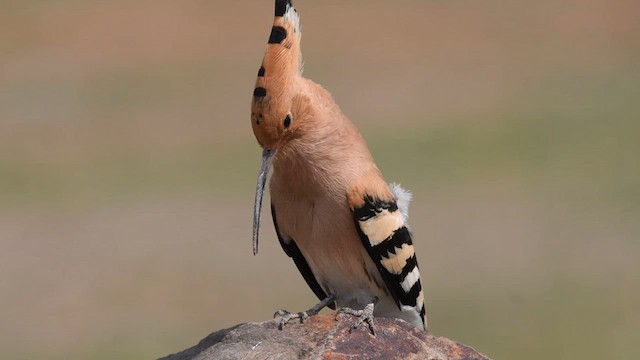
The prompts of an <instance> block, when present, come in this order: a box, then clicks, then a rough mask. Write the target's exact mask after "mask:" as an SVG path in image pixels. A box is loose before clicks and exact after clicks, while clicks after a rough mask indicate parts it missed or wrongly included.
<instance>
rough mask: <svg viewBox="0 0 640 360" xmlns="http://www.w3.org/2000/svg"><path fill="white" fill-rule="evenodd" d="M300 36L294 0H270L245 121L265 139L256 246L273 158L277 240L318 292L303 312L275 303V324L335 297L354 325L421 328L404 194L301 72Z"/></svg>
mask: <svg viewBox="0 0 640 360" xmlns="http://www.w3.org/2000/svg"><path fill="white" fill-rule="evenodd" d="M301 36H302V34H301V32H300V22H299V17H298V13H297V11H296V10H295V9H294V7H293V5H292V3H291V1H290V0H276V1H275V20H274V24H273V28H272V29H271V35H270V36H269V42H268V45H267V51H266V54H265V56H264V60H263V61H262V66H261V67H260V70H259V71H258V79H257V81H256V86H255V89H254V91H253V102H252V106H251V125H252V127H253V132H254V134H255V136H256V139H257V140H258V143H259V144H260V146H261V147H262V148H263V152H262V165H261V169H260V174H259V176H258V186H257V189H256V200H255V207H254V222H253V252H254V254H256V253H257V251H258V230H259V227H260V211H261V207H262V197H263V192H264V186H265V183H266V179H267V175H268V173H269V170H270V168H271V165H272V163H273V174H272V177H271V182H270V191H271V212H272V215H273V222H274V225H275V229H276V233H277V235H278V239H279V241H280V245H282V249H283V250H284V251H285V253H286V254H287V255H288V256H289V257H291V258H293V262H294V263H295V264H296V266H297V267H298V270H300V273H302V276H303V277H304V279H305V280H306V282H307V284H308V285H309V287H311V290H313V292H314V293H315V294H316V295H317V296H318V298H319V299H320V300H321V302H320V304H318V305H316V306H315V307H313V308H312V309H310V310H308V311H307V312H304V313H299V314H292V313H289V312H286V311H283V310H281V311H279V312H278V313H277V314H279V315H280V316H281V320H280V327H282V326H283V325H284V324H286V323H287V322H288V321H289V320H291V319H294V318H300V320H303V319H304V318H306V317H307V316H310V315H315V314H317V313H318V312H319V311H320V310H321V309H322V308H323V307H325V306H329V307H331V308H332V309H335V308H336V305H337V306H338V307H339V308H340V310H339V311H338V313H340V312H345V313H349V314H353V315H356V316H359V319H358V321H356V324H354V328H355V327H357V326H358V325H360V324H361V323H362V322H363V321H366V322H367V323H368V324H369V326H370V329H371V331H372V332H374V333H375V330H374V328H373V319H372V317H373V316H374V315H375V316H381V317H393V318H400V319H404V320H406V321H408V322H410V323H411V324H413V325H414V326H415V327H417V328H420V329H425V328H426V316H425V308H424V294H423V290H422V284H421V282H420V271H419V270H418V263H417V261H416V255H415V251H414V247H413V244H412V242H411V233H410V232H409V229H408V227H407V217H408V206H409V202H410V200H411V194H410V193H409V192H407V191H405V190H403V189H402V188H400V187H399V186H397V185H394V184H391V185H387V183H386V182H385V181H384V179H383V177H382V175H381V173H380V170H379V169H378V167H377V166H376V164H375V163H374V161H373V158H372V157H371V154H370V152H369V149H368V148H367V145H366V143H365V141H364V139H363V138H362V136H361V135H360V133H359V132H358V130H357V129H356V127H355V126H354V125H353V124H352V123H351V122H350V121H349V120H348V119H347V118H346V116H345V115H343V114H342V112H341V111H340V109H339V108H338V106H337V105H336V104H335V102H334V100H333V98H332V97H331V95H330V94H329V92H327V91H326V90H325V89H324V88H322V87H321V86H320V85H318V84H316V83H314V82H312V81H311V80H308V79H305V78H303V77H302V55H301V52H300V39H301ZM374 305H375V307H374ZM354 309H355V310H354ZM336 315H337V314H336Z"/></svg>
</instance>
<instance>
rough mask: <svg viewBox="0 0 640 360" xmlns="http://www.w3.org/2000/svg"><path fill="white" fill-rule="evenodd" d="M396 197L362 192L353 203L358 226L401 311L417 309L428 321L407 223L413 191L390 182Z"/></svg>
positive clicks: (423, 318) (363, 241)
mask: <svg viewBox="0 0 640 360" xmlns="http://www.w3.org/2000/svg"><path fill="white" fill-rule="evenodd" d="M391 190H392V194H393V198H389V199H381V198H380V197H377V196H375V195H371V194H367V193H366V192H365V193H363V194H362V195H361V197H360V198H359V199H358V201H356V202H354V204H351V207H352V211H353V218H354V221H355V226H356V229H357V231H358V235H359V236H360V240H361V241H362V245H364V247H365V248H366V249H367V252H368V253H369V255H370V256H371V259H372V260H373V262H374V263H375V265H376V267H377V268H378V271H380V274H381V275H382V278H383V279H384V282H385V284H386V285H387V288H388V290H389V292H390V293H391V295H392V296H393V298H394V300H395V301H396V303H397V304H398V308H399V309H400V310H401V311H416V312H418V313H419V314H420V317H421V318H422V321H423V323H424V322H425V308H424V294H423V291H422V283H421V281H420V271H419V270H418V262H417V260H416V254H415V250H414V247H413V243H412V241H411V232H410V231H409V229H408V227H407V217H408V214H407V207H408V202H409V201H410V196H411V195H410V194H409V193H408V192H406V191H405V190H403V189H402V188H400V187H399V186H397V185H392V186H391Z"/></svg>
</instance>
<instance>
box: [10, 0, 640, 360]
mask: <svg viewBox="0 0 640 360" xmlns="http://www.w3.org/2000/svg"><path fill="white" fill-rule="evenodd" d="M296 5H297V7H298V10H299V12H300V13H301V15H302V22H303V31H304V40H303V51H304V55H305V64H306V67H305V74H306V75H307V76H308V77H310V78H311V79H314V80H316V81H318V82H320V83H321V84H323V85H324V86H325V87H326V88H327V89H329V90H330V91H331V92H332V93H333V95H334V97H335V98H336V101H337V102H338V103H339V104H340V105H341V106H342V109H343V111H344V112H345V113H346V114H347V115H348V116H350V118H351V119H352V120H353V121H354V122H355V123H356V124H357V125H358V126H359V127H360V129H361V130H362V131H363V133H364V134H365V137H366V138H367V140H368V142H369V144H370V147H371V149H372V152H373V153H374V156H375V157H376V159H377V160H378V163H379V165H380V167H381V168H382V170H383V171H384V173H385V175H386V177H387V179H388V180H389V181H397V182H400V183H402V184H403V185H405V186H406V187H408V188H410V189H411V190H413V191H414V194H415V200H414V203H413V204H412V208H411V212H412V216H411V219H412V229H413V231H414V234H415V242H416V243H417V248H418V252H419V255H418V257H419V259H420V265H421V270H422V273H423V274H425V276H426V279H425V281H426V287H427V294H426V295H427V306H428V312H429V319H430V327H431V331H432V332H433V333H434V334H436V335H440V336H447V337H450V338H453V339H456V340H458V341H461V342H464V343H467V344H469V345H472V346H474V347H476V348H477V349H478V350H480V351H481V352H483V353H485V354H487V355H489V356H491V357H493V358H496V359H500V358H517V359H525V360H526V359H539V358H554V359H576V358H580V359H602V358H607V359H609V358H620V359H631V358H637V357H638V356H640V350H638V347H637V343H638V342H639V341H640V334H639V332H638V328H640V310H638V304H639V303H640V242H639V240H640V239H639V237H640V224H639V221H638V220H639V219H640V186H639V185H640V162H639V161H638V156H639V155H640V143H639V142H638V137H639V135H640V121H639V120H640V102H639V101H638V99H640V71H639V65H640V63H639V60H638V59H640V48H639V47H638V44H640V22H639V21H638V15H639V14H640V4H639V3H638V2H636V1H629V0H627V1H616V2H611V1H604V0H602V1H597V0H583V1H569V0H561V1H517V0H516V1H508V2H496V1H481V2H468V1H417V0H414V1H404V0H403V1H396V2H388V1H379V0H373V1H349V2H344V1H334V0H330V1H322V2H320V1H316V2H311V1H308V0H307V1H305V0H299V1H297V2H296ZM272 6H273V4H272V3H271V1H263V2H260V3H258V2H221V1H218V2H213V1H195V0H188V1H187V0H185V1H180V2H177V1H165V0H155V1H150V0H149V1H111V2H100V1H74V0H62V1H50V0H38V1H36V0H29V1H27V0H23V1H18V0H2V1H0V312H1V313H0V315H1V317H0V318H1V319H2V321H0V357H1V358H3V359H34V358H44V357H45V356H46V357H47V358H49V359H113V358H118V359H139V358H152V357H157V356H160V355H163V354H167V353H170V352H173V351H177V350H179V349H182V348H185V347H187V346H190V345H192V344H193V343H194V341H196V340H197V339H200V338H202V337H203V336H204V335H206V334H207V333H208V332H210V331H213V330H216V329H220V328H222V327H225V326H229V325H232V324H235V323H240V322H245V321H257V320H264V319H267V318H269V317H270V316H271V315H272V314H273V311H274V310H276V309H278V308H282V307H285V308H288V309H291V310H299V309H303V308H307V307H308V306H310V305H311V304H313V303H314V302H315V298H314V296H313V294H312V293H311V291H310V290H308V289H307V288H306V285H305V284H304V281H303V280H302V279H301V277H300V276H299V274H298V273H297V271H296V270H295V267H294V266H293V264H292V262H291V261H290V260H289V259H288V258H287V257H286V256H285V255H284V254H283V253H282V251H281V250H280V249H279V245H278V244H277V241H276V240H275V235H274V232H273V230H272V226H271V224H270V219H269V216H268V214H265V217H264V218H265V221H264V222H263V224H264V227H263V232H262V234H263V236H262V241H261V252H260V254H259V256H257V257H253V256H252V254H251V245H250V231H251V207H252V197H253V191H254V186H255V176H256V174H257V167H258V158H259V149H258V147H257V145H256V143H255V141H254V139H253V135H252V133H251V130H250V125H249V101H250V95H251V90H252V86H253V82H254V81H255V75H256V71H257V69H258V67H259V65H260V61H261V59H262V55H263V52H264V49H265V43H266V39H267V37H268V33H269V29H270V26H271V21H272V18H271V16H272Z"/></svg>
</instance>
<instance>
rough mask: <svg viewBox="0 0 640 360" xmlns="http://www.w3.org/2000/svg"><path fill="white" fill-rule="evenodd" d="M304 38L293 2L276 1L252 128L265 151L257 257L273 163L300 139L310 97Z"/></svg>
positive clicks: (255, 229)
mask: <svg viewBox="0 0 640 360" xmlns="http://www.w3.org/2000/svg"><path fill="white" fill-rule="evenodd" d="M301 36H302V33H301V32H300V21H299V17H298V13H297V11H296V10H295V8H294V7H293V4H292V3H291V1H290V0H275V19H274V22H273V27H272V28H271V34H270V35H269V41H268V44H267V50H266V53H265V55H264V59H263V61H262V66H261V67H260V70H258V79H257V80H256V85H255V88H254V90H253V98H252V103H251V126H252V128H253V133H254V135H255V136H256V140H257V141H258V144H259V145H260V146H261V147H262V149H263V151H262V164H261V167H260V173H259V175H258V185H257V187H256V199H255V204H254V218H253V253H254V254H256V253H257V252H258V231H259V228H260V210H261V207H262V198H263V193H264V187H265V184H266V181H267V175H268V173H269V169H270V168H271V163H272V162H273V159H274V158H275V156H276V153H277V152H278V150H279V149H281V148H282V147H283V146H286V144H287V143H288V142H290V141H291V140H292V139H294V138H295V137H296V136H299V133H300V131H299V129H300V123H302V121H301V120H302V118H304V110H305V108H306V105H307V99H306V97H304V96H301V95H300V86H302V84H303V82H302V81H301V80H302V55H301V52H300V39H301Z"/></svg>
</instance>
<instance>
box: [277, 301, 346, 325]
mask: <svg viewBox="0 0 640 360" xmlns="http://www.w3.org/2000/svg"><path fill="white" fill-rule="evenodd" d="M334 300H335V296H334V295H329V296H327V297H326V298H324V300H322V301H321V302H319V303H318V304H317V305H316V306H314V307H312V308H311V309H309V310H307V311H303V312H299V313H291V312H289V311H287V310H284V309H280V310H278V311H276V313H275V314H273V318H274V319H276V322H277V323H278V330H282V329H283V328H284V326H285V325H286V324H287V323H288V322H289V321H291V320H293V319H300V323H301V324H302V323H304V321H305V320H306V319H307V318H309V317H310V316H314V315H318V313H319V312H320V310H322V309H324V308H325V307H326V306H328V305H329V304H331V303H332V302H333V301H334ZM277 318H280V320H278V319H277Z"/></svg>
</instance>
